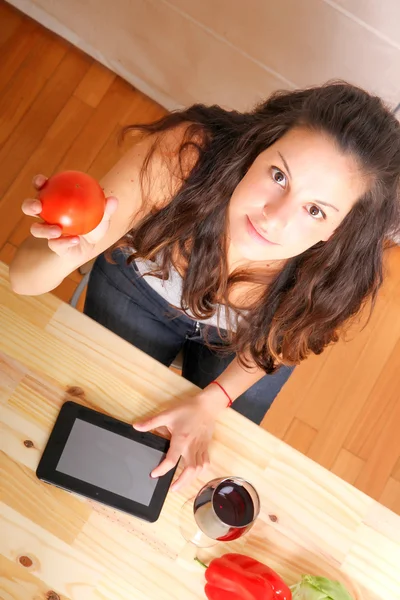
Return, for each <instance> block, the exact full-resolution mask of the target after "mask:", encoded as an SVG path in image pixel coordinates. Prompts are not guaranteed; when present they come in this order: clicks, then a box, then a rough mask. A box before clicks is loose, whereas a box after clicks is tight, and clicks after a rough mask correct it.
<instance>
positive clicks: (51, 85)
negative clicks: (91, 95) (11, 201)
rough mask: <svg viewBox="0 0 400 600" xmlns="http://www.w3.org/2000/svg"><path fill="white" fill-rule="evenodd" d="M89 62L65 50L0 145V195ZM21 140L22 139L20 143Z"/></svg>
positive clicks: (40, 137)
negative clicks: (44, 83)
mask: <svg viewBox="0 0 400 600" xmlns="http://www.w3.org/2000/svg"><path fill="white" fill-rule="evenodd" d="M90 64H91V59H89V58H87V57H86V56H85V55H84V54H83V53H82V52H79V51H77V50H75V49H71V50H69V51H68V52H67V54H66V56H65V57H64V59H63V60H62V61H61V63H60V64H59V66H58V68H57V69H56V71H55V72H54V75H53V77H51V78H50V79H49V81H48V82H47V84H46V85H45V86H44V88H43V90H42V92H41V93H40V94H39V95H38V97H37V98H36V99H35V101H34V102H33V103H32V105H31V107H30V109H29V111H27V113H26V115H25V116H24V118H23V119H22V120H21V122H20V123H19V125H18V127H16V128H15V129H14V131H13V134H12V135H11V136H10V137H9V139H8V140H7V142H6V143H5V144H4V145H3V147H2V148H1V150H0V175H1V178H0V195H3V194H4V192H5V191H6V190H7V188H8V187H9V186H10V185H11V183H12V181H13V180H14V179H15V177H16V176H17V174H18V172H19V171H20V169H21V168H23V166H24V163H25V162H26V161H27V160H29V157H30V156H31V155H32V154H33V153H34V152H35V150H36V148H37V147H38V145H39V143H40V142H41V140H42V139H43V137H44V136H45V135H46V133H47V131H48V130H49V129H50V128H51V126H52V124H53V122H54V121H55V119H56V118H57V116H58V114H59V113H60V111H61V110H62V109H63V108H64V106H65V104H66V103H67V102H68V100H69V98H70V96H71V94H72V92H73V90H74V89H75V87H76V86H77V84H78V83H79V81H80V80H81V79H82V77H83V76H84V74H85V73H86V71H87V69H88V68H89V65H90ZM77 102H79V101H78V100H77ZM86 108H87V107H86ZM21 140H24V143H23V144H22V145H21ZM34 174H35V173H33V175H34Z"/></svg>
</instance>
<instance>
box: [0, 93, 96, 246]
mask: <svg viewBox="0 0 400 600" xmlns="http://www.w3.org/2000/svg"><path fill="white" fill-rule="evenodd" d="M66 95H67V93H66ZM58 101H59V100H57V102H58ZM91 111H92V109H90V108H89V107H88V106H87V105H86V104H84V103H83V102H81V101H80V100H78V98H73V97H72V98H70V99H69V100H68V101H67V102H66V104H65V106H64V107H63V108H62V109H61V110H60V112H59V113H58V114H57V115H56V116H55V119H54V121H53V122H52V123H51V125H50V127H49V129H48V131H47V132H46V133H45V135H44V137H43V140H42V141H41V142H40V144H39V146H38V147H37V148H36V149H33V151H32V153H31V154H30V155H29V156H27V157H26V161H25V162H24V163H23V164H22V165H18V166H17V167H16V168H17V169H19V170H18V174H17V176H16V178H15V180H14V181H13V183H12V184H11V186H10V187H9V188H8V190H7V192H6V193H5V194H4V196H3V197H2V199H1V200H0V244H1V243H2V242H4V241H5V240H7V239H9V241H10V242H11V243H12V244H13V245H15V246H20V245H21V243H22V242H23V241H24V239H25V238H26V237H27V236H28V235H29V228H30V225H31V223H32V222H33V221H32V219H31V218H30V217H27V216H24V215H23V214H22V212H21V204H22V201H23V200H24V199H25V198H29V197H31V198H34V197H35V195H36V192H35V190H34V188H33V186H32V178H33V176H34V175H36V174H38V173H43V174H45V175H47V176H50V175H51V174H52V173H53V172H54V171H55V170H56V168H57V164H58V162H59V161H60V160H61V159H62V157H63V155H64V154H65V152H66V151H67V150H68V148H69V147H70V145H71V144H72V142H73V141H74V139H75V138H76V136H77V135H78V132H79V131H80V128H82V127H83V126H84V124H85V123H86V122H87V121H88V119H89V118H90V114H91ZM36 118H39V117H38V116H37V115H36V117H35V114H33V115H32V120H31V121H30V122H28V123H27V131H28V132H31V133H32V134H34V133H35V130H36V134H37V135H39V134H40V132H39V131H38V130H37V127H38V122H37V121H35V120H34V119H36ZM19 139H21V138H20V137H19V135H18V136H16V139H15V151H17V150H18V148H19V147H20V142H19V141H18V140H19ZM22 154H23V153H22ZM1 170H2V168H1V166H0V172H1Z"/></svg>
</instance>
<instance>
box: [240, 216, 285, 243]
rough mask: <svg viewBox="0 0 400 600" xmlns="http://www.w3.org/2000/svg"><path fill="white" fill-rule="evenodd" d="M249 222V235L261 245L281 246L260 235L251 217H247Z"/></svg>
mask: <svg viewBox="0 0 400 600" xmlns="http://www.w3.org/2000/svg"><path fill="white" fill-rule="evenodd" d="M246 221H247V231H248V233H249V235H250V236H251V237H252V238H253V240H255V241H256V242H258V243H259V244H264V246H280V244H276V243H275V242H271V241H270V240H268V239H267V238H266V237H264V236H263V235H261V233H258V231H257V229H256V228H255V227H254V225H253V223H252V222H251V221H250V219H249V217H248V216H247V215H246Z"/></svg>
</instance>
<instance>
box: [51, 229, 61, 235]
mask: <svg viewBox="0 0 400 600" xmlns="http://www.w3.org/2000/svg"><path fill="white" fill-rule="evenodd" d="M60 233H61V231H60V229H59V227H50V235H55V236H58V235H60Z"/></svg>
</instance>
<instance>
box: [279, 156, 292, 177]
mask: <svg viewBox="0 0 400 600" xmlns="http://www.w3.org/2000/svg"><path fill="white" fill-rule="evenodd" d="M278 154H279V156H280V157H281V160H282V162H283V164H284V165H285V169H286V171H287V172H288V174H289V177H290V179H291V178H292V174H291V172H290V169H289V165H288V164H287V162H286V160H285V158H284V157H283V156H282V154H281V153H280V152H279V150H278Z"/></svg>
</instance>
